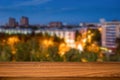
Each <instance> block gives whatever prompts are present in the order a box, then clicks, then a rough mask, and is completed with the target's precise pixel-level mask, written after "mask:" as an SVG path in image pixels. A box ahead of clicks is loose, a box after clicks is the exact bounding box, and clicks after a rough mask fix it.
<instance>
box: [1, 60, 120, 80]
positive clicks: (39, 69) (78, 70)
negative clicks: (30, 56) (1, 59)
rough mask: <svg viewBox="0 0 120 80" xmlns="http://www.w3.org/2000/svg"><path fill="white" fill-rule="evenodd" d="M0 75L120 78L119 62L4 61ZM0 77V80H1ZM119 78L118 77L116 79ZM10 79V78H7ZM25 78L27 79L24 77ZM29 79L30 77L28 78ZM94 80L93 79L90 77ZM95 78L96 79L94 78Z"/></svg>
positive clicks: (17, 76)
mask: <svg viewBox="0 0 120 80" xmlns="http://www.w3.org/2000/svg"><path fill="white" fill-rule="evenodd" d="M0 77H2V78H7V77H9V78H10V77H11V78H12V80H16V79H14V78H18V80H19V78H24V80H25V78H30V77H31V79H32V78H34V80H35V78H36V79H38V78H44V79H46V78H47V79H46V80H48V78H49V79H50V80H56V78H59V79H60V78H62V80H65V79H67V78H69V79H70V78H71V79H72V78H74V80H76V78H83V77H84V78H86V79H87V78H94V77H97V78H98V79H99V78H105V77H107V78H111V79H112V78H114V79H115V78H116V80H120V63H114V62H113V63H52V62H50V63H49V62H45V63H43V62H40V63H39V62H19V63H17V62H14V63H12V62H10V63H8V62H6V63H0ZM2 78H1V79H0V80H2ZM118 78H119V79H118ZM8 80H11V79H8ZM26 80H27V79H26ZM28 80H30V79H28ZM92 80H94V79H92ZM95 80H96V79H95Z"/></svg>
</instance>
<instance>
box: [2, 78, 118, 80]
mask: <svg viewBox="0 0 120 80" xmlns="http://www.w3.org/2000/svg"><path fill="white" fill-rule="evenodd" d="M0 80H120V78H116V77H113V78H108V77H104V78H103V77H102V78H101V77H100V78H98V77H97V78H96V77H92V78H91V77H90V78H89V77H74V78H72V77H69V78H68V77H67V78H63V77H62V78H61V77H57V78H41V77H40V78H21V77H19V78H11V77H10V78H0Z"/></svg>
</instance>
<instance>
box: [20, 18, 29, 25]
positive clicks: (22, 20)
mask: <svg viewBox="0 0 120 80" xmlns="http://www.w3.org/2000/svg"><path fill="white" fill-rule="evenodd" d="M20 25H21V26H28V25H29V19H28V17H25V16H22V18H21V20H20Z"/></svg>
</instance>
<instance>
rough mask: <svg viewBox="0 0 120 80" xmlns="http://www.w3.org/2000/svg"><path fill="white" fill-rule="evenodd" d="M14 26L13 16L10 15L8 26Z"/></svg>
mask: <svg viewBox="0 0 120 80" xmlns="http://www.w3.org/2000/svg"><path fill="white" fill-rule="evenodd" d="M15 26H16V20H15V18H12V17H10V18H9V27H15Z"/></svg>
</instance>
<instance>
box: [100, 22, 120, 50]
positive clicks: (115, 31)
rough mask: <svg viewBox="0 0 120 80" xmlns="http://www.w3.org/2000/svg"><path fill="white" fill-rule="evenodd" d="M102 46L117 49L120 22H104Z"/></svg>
mask: <svg viewBox="0 0 120 80" xmlns="http://www.w3.org/2000/svg"><path fill="white" fill-rule="evenodd" d="M101 26H102V46H103V47H107V48H116V38H117V37H120V22H103V23H102V24H101Z"/></svg>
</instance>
